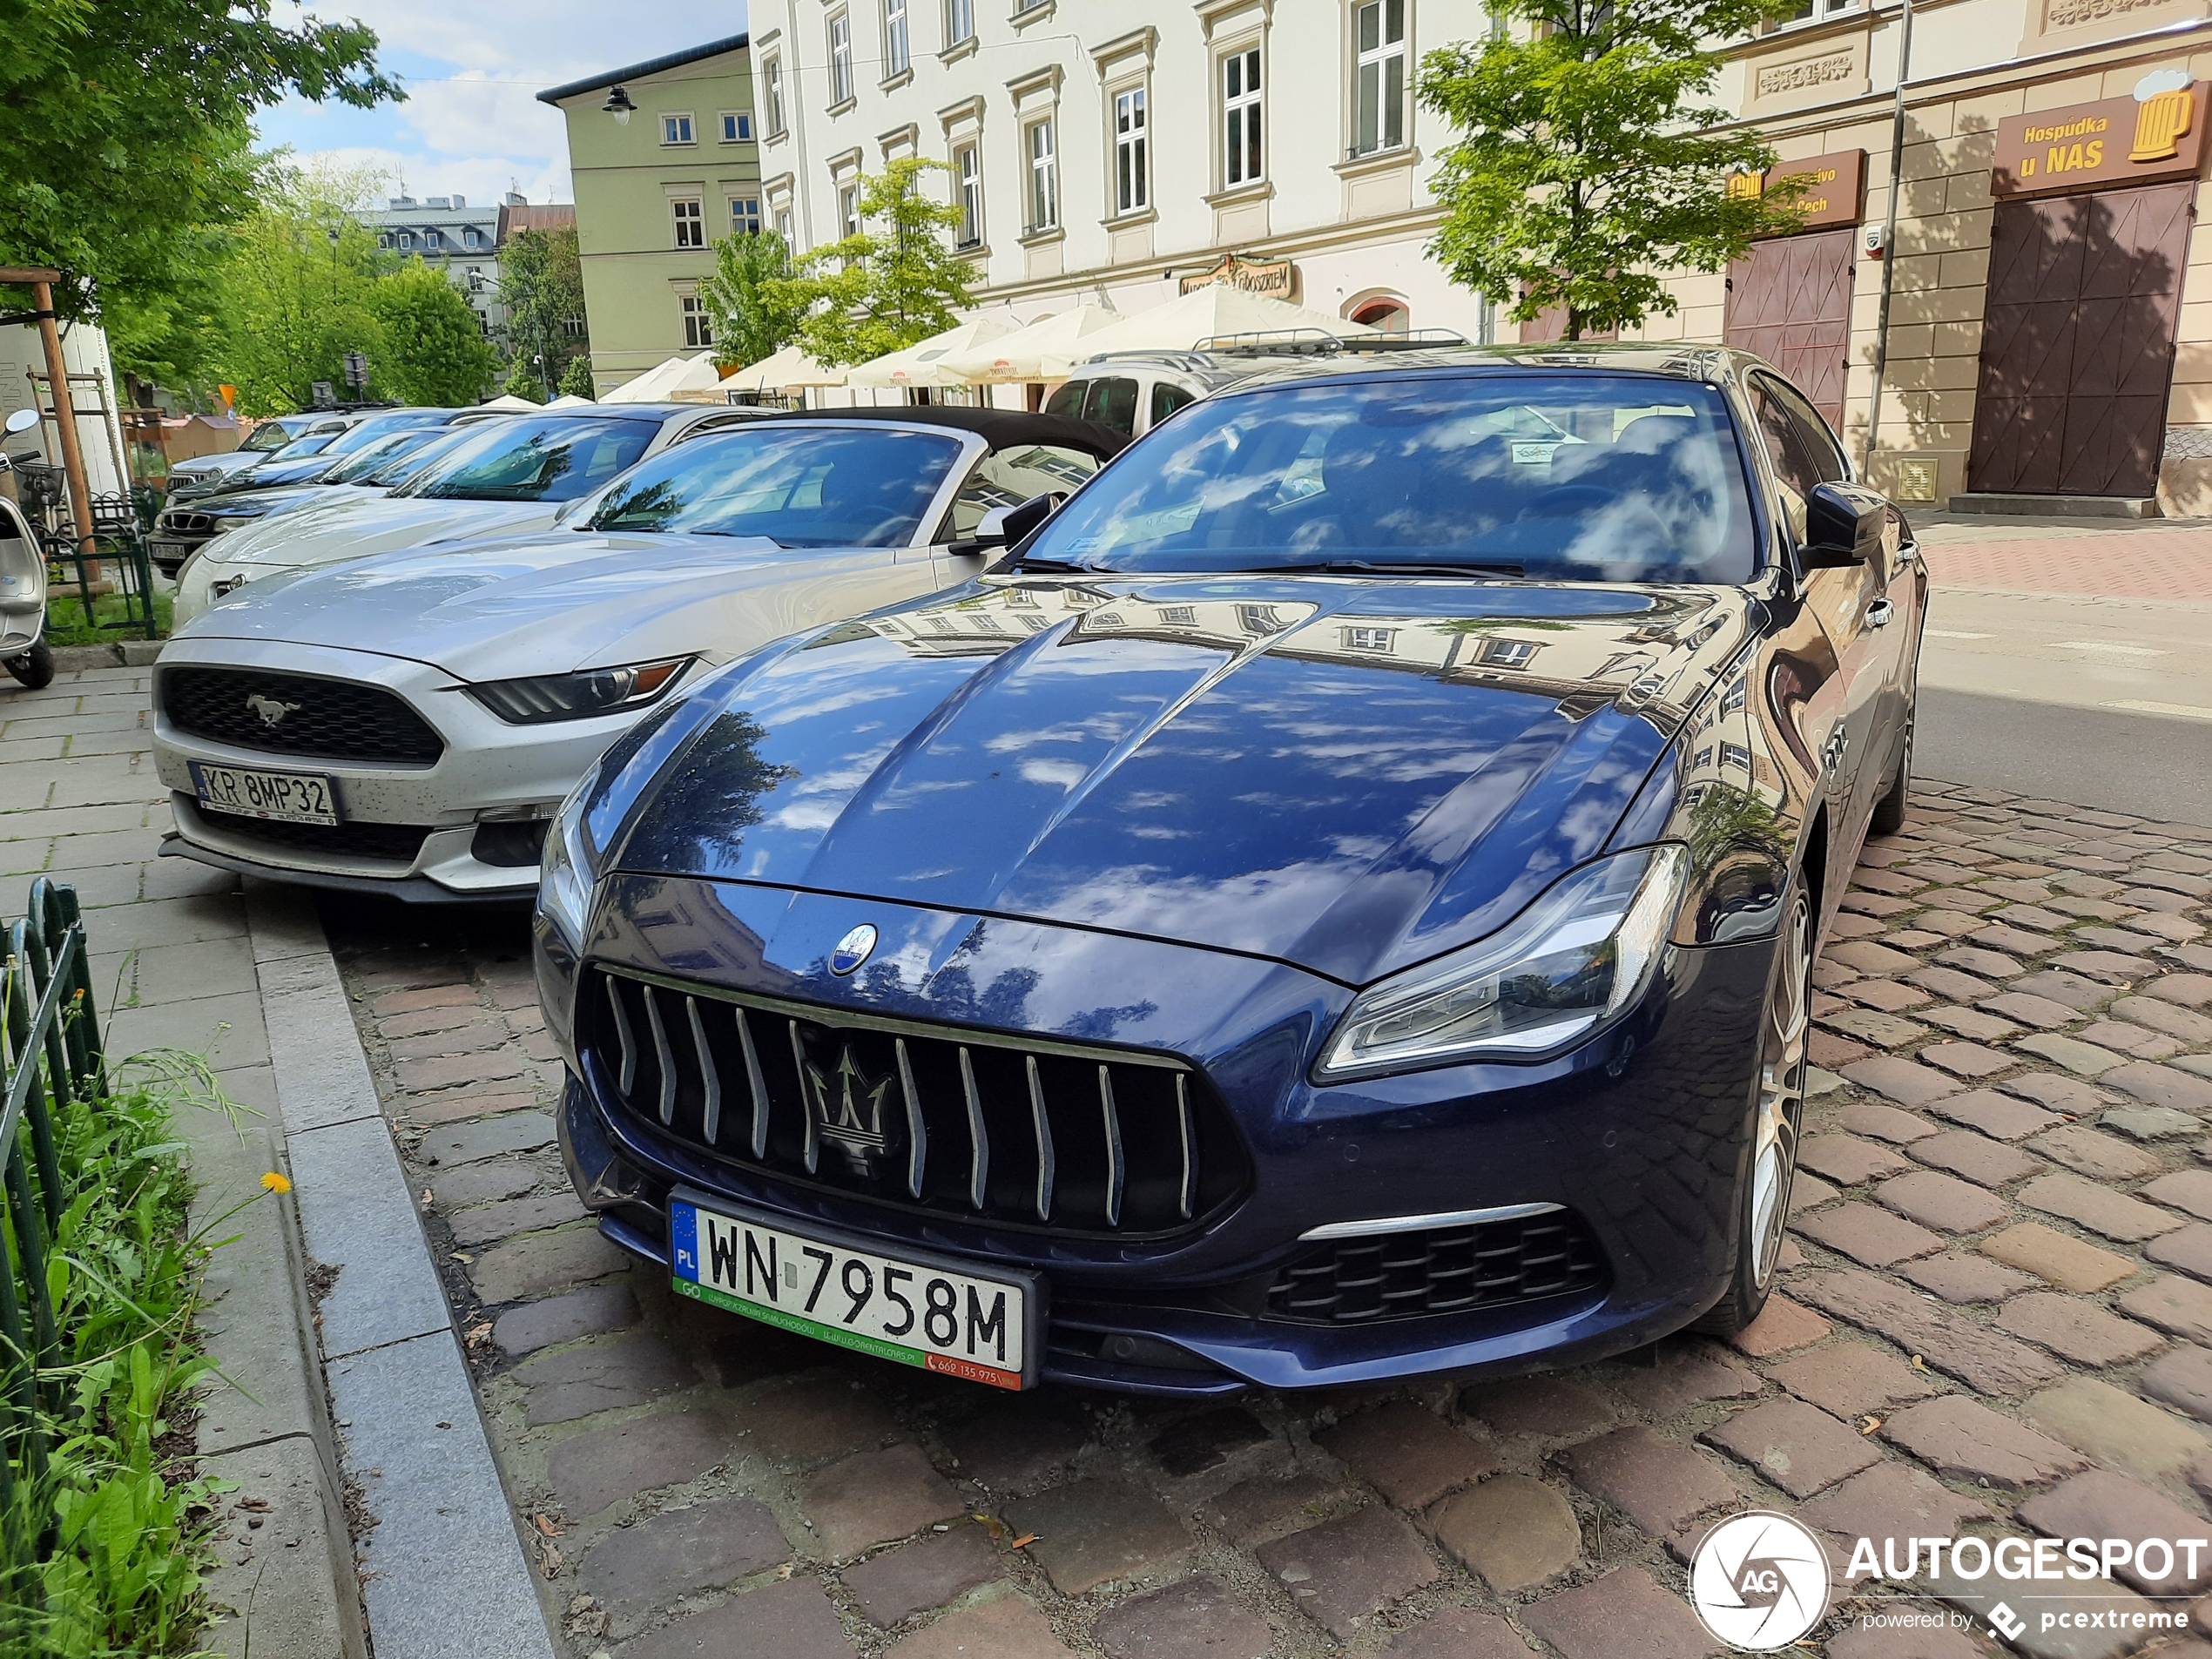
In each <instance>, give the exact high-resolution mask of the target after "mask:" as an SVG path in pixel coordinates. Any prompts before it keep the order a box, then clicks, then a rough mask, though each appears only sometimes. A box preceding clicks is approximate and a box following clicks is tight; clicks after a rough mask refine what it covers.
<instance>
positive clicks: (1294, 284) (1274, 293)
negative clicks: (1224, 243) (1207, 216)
mask: <svg viewBox="0 0 2212 1659" xmlns="http://www.w3.org/2000/svg"><path fill="white" fill-rule="evenodd" d="M1217 282H1226V283H1228V284H1229V285H1230V286H1231V287H1238V288H1244V289H1247V290H1249V291H1250V292H1251V293H1264V294H1265V295H1267V296H1268V298H1270V299H1271V300H1289V299H1291V297H1292V296H1293V295H1295V294H1296V293H1297V292H1298V266H1295V265H1293V264H1292V263H1291V261H1290V260H1248V259H1245V258H1244V256H1243V255H1241V254H1237V253H1224V254H1223V255H1222V256H1221V263H1220V264H1218V265H1216V266H1212V267H1211V269H1209V270H1204V271H1201V272H1199V273H1197V275H1196V276H1187V277H1185V278H1184V279H1183V282H1182V285H1181V289H1182V292H1183V293H1195V292H1196V291H1197V290H1198V289H1200V288H1210V287H1212V286H1213V285H1214V284H1215V283H1217Z"/></svg>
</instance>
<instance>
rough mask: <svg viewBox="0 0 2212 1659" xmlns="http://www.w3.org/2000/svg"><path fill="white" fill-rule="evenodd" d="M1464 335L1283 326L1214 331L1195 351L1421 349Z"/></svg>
mask: <svg viewBox="0 0 2212 1659" xmlns="http://www.w3.org/2000/svg"><path fill="white" fill-rule="evenodd" d="M1466 344H1467V336H1466V335H1465V334H1460V333H1458V332H1456V331H1455V330H1453V329H1450V328H1421V329H1416V330H1414V331H1413V332H1412V333H1410V334H1329V333H1327V332H1325V330H1323V329H1319V328H1283V329H1277V330H1273V331H1268V332H1260V333H1253V334H1215V335H1213V336H1211V338H1209V339H1206V340H1202V341H1199V342H1198V343H1197V347H1194V349H1195V350H1197V351H1204V352H1215V353H1218V354H1229V355H1235V356H1239V357H1328V356H1334V355H1336V354H1339V353H1341V352H1389V351H1424V350H1433V349H1435V348H1438V347H1447V346H1464V345H1466Z"/></svg>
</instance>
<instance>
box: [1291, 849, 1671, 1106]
mask: <svg viewBox="0 0 2212 1659" xmlns="http://www.w3.org/2000/svg"><path fill="white" fill-rule="evenodd" d="M1688 874H1689V857H1688V855H1687V854H1686V853H1685V852H1684V851H1683V848H1681V847H1679V846H1655V847H1644V848H1641V849H1639V850H1638V851H1636V852H1634V853H1618V854H1616V855H1615V856H1614V857H1612V858H1609V859H1601V860H1598V861H1597V862H1596V863H1595V864H1592V865H1588V866H1586V867H1583V868H1581V869H1580V870H1577V871H1575V873H1573V874H1572V875H1570V876H1568V877H1567V878H1566V879H1565V880H1561V881H1560V882H1558V883H1556V884H1555V885H1554V886H1553V887H1551V889H1550V890H1549V891H1548V892H1547V893H1545V894H1544V895H1543V896H1542V897H1541V898H1540V899H1538V900H1536V902H1535V903H1534V904H1532V905H1530V906H1529V907H1528V908H1527V909H1526V910H1524V911H1522V912H1521V914H1520V915H1519V916H1517V917H1515V918H1514V920H1513V921H1511V922H1509V923H1507V925H1506V926H1505V927H1502V928H1501V929H1500V930H1499V931H1498V932H1496V933H1494V934H1491V935H1490V937H1489V938H1487V939H1483V940H1478V941H1476V942H1475V943H1474V944H1472V945H1468V946H1466V947H1464V948H1461V949H1459V950H1456V951H1453V953H1452V954H1450V955H1448V956H1445V957H1442V958H1440V960H1438V961H1433V962H1426V963H1424V964H1422V965H1421V966H1420V968H1412V969H1409V970H1407V971H1406V973H1403V974H1399V975H1398V976H1397V977H1396V978H1394V979H1388V980H1385V981H1382V983H1380V984H1379V985H1376V986H1374V987H1372V988H1370V989H1368V990H1366V991H1363V992H1362V993H1361V994H1360V995H1359V997H1358V998H1357V999H1355V1000H1354V1001H1353V1002H1352V1006H1351V1007H1350V1008H1347V1009H1345V1013H1344V1017H1343V1018H1342V1019H1341V1020H1339V1022H1337V1028H1336V1033H1335V1035H1333V1036H1332V1037H1331V1038H1330V1039H1329V1046H1328V1047H1327V1049H1325V1050H1324V1051H1323V1053H1322V1055H1321V1061H1320V1063H1319V1064H1318V1066H1317V1067H1316V1068H1315V1069H1314V1076H1315V1080H1316V1081H1317V1082H1340V1081H1342V1080H1343V1079H1345V1078H1346V1077H1353V1076H1367V1075H1370V1074H1372V1073H1377V1072H1386V1071H1418V1070H1420V1069H1424V1068H1426V1067H1430V1066H1446V1065H1456V1064H1460V1063H1461V1062H1467V1061H1473V1060H1535V1059H1541V1058H1542V1057H1543V1056H1545V1055H1548V1054H1551V1053H1553V1052H1554V1051H1555V1050H1557V1049H1560V1048H1561V1047H1563V1046H1565V1045H1566V1044H1568V1043H1570V1042H1576V1041H1579V1040H1580V1039H1581V1038H1583V1037H1586V1036H1588V1035H1590V1034H1591V1033H1592V1032H1594V1031H1595V1030H1596V1029H1597V1028H1599V1027H1600V1026H1601V1025H1602V1024H1604V1023H1605V1022H1607V1021H1608V1020H1610V1019H1612V1018H1613V1017H1614V1016H1615V1015H1617V1014H1619V1013H1620V1012H1621V1011H1622V1009H1624V1008H1629V1007H1630V1006H1631V1005H1632V1004H1633V1003H1634V1002H1635V999H1636V997H1637V996H1638V995H1640V994H1641V993H1642V990H1643V988H1644V987H1645V985H1646V984H1648V983H1649V981H1650V977H1651V971H1652V968H1653V965H1654V964H1655V963H1656V961H1658V959H1659V954H1660V952H1661V950H1662V948H1663V947H1664V945H1665V943H1666V940H1667V935H1668V934H1669V930H1670V929H1671V928H1672V927H1673V926H1674V919H1675V912H1676V909H1677V908H1678V907H1680V905H1681V903H1682V897H1683V887H1684V884H1685V882H1686V880H1687V878H1688Z"/></svg>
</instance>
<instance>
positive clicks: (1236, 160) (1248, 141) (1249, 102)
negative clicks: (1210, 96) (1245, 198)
mask: <svg viewBox="0 0 2212 1659" xmlns="http://www.w3.org/2000/svg"><path fill="white" fill-rule="evenodd" d="M1221 158H1222V160H1221V182H1222V183H1223V184H1224V185H1249V184H1251V182H1252V181H1253V180H1254V179H1264V178H1265V177H1266V176H1267V175H1266V167H1265V165H1264V162H1265V158H1266V152H1265V151H1264V150H1263V149H1262V148H1261V147H1260V138H1259V48H1258V47H1257V46H1251V47H1247V48H1246V49H1245V50H1244V51H1240V52H1231V53H1230V54H1229V56H1227V57H1224V58H1223V59H1222V60H1221Z"/></svg>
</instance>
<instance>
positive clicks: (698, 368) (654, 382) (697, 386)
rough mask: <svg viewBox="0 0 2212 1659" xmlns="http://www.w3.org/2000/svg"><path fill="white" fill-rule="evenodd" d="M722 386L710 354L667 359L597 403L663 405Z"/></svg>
mask: <svg viewBox="0 0 2212 1659" xmlns="http://www.w3.org/2000/svg"><path fill="white" fill-rule="evenodd" d="M721 383H722V374H721V371H720V370H719V369H718V368H715V367H714V357H713V354H711V353H710V352H701V353H699V354H698V355H697V356H696V357H671V358H670V359H669V360H668V361H666V362H664V363H656V364H654V365H653V367H652V368H649V369H647V370H646V371H645V372H644V374H640V375H638V376H637V378H636V379H635V380H630V381H624V382H623V383H622V384H621V385H620V386H617V387H616V388H615V389H614V390H613V391H611V392H609V393H608V394H607V395H605V396H604V397H602V398H601V399H600V400H599V401H601V402H602V403H664V402H666V401H669V400H670V399H671V398H675V397H678V396H680V395H682V394H684V393H685V392H711V391H712V390H714V389H715V388H716V387H718V386H719V385H720V384H721Z"/></svg>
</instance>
